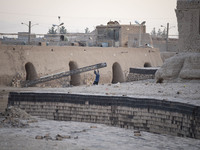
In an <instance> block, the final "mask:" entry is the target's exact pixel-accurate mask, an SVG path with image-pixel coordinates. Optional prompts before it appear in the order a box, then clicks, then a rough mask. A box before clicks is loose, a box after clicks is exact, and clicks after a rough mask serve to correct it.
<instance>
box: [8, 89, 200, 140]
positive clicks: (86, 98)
mask: <svg viewBox="0 0 200 150" xmlns="http://www.w3.org/2000/svg"><path fill="white" fill-rule="evenodd" d="M9 105H14V106H18V107H20V108H21V109H24V110H26V111H27V112H28V113H30V114H31V115H35V116H40V117H44V118H47V119H54V120H63V121H79V122H92V123H103V124H107V125H112V126H116V127H122V128H128V129H138V130H144V131H148V132H153V133H161V134H169V135H175V136H182V137H191V138H197V139H200V107H199V106H193V105H190V104H184V103H178V102H171V101H165V100H157V99H147V98H130V97H117V96H112V97H111V96H94V95H75V94H61V93H16V92H11V93H10V94H9Z"/></svg>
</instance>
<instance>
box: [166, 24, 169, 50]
mask: <svg viewBox="0 0 200 150" xmlns="http://www.w3.org/2000/svg"><path fill="white" fill-rule="evenodd" d="M168 36H169V23H167V35H166V51H168Z"/></svg>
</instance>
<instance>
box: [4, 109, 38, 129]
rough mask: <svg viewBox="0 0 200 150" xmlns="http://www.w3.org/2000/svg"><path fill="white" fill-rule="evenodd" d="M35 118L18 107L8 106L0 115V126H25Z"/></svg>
mask: <svg viewBox="0 0 200 150" xmlns="http://www.w3.org/2000/svg"><path fill="white" fill-rule="evenodd" d="M32 122H37V119H36V118H35V117H33V116H31V115H29V114H27V113H26V112H25V111H24V110H21V109H20V108H17V107H13V106H10V107H8V108H7V109H6V111H5V112H4V113H3V114H1V115H0V127H18V128H19V127H20V128H23V127H27V126H29V123H32Z"/></svg>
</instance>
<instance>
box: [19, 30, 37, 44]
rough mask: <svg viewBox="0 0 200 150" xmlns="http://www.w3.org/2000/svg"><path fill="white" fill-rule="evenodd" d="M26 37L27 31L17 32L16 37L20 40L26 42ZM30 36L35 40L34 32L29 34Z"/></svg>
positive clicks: (27, 35)
mask: <svg viewBox="0 0 200 150" xmlns="http://www.w3.org/2000/svg"><path fill="white" fill-rule="evenodd" d="M28 37H29V33H28V32H18V39H19V40H20V41H24V42H27V41H28ZM30 38H31V39H33V40H35V38H36V34H31V36H30Z"/></svg>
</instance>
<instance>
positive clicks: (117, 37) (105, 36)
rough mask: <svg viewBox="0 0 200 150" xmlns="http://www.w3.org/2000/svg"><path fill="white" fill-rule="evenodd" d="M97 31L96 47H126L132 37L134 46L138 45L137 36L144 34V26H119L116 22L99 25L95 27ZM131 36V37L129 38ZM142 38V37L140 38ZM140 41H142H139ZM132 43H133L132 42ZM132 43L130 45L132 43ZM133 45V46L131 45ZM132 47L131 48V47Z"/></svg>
mask: <svg viewBox="0 0 200 150" xmlns="http://www.w3.org/2000/svg"><path fill="white" fill-rule="evenodd" d="M96 30H97V39H96V40H97V45H98V46H109V47H112V46H113V47H118V46H120V47H128V46H129V42H130V40H131V39H130V38H131V37H133V35H135V36H134V38H133V40H135V42H137V43H138V44H136V45H135V46H138V45H139V34H141V35H143V34H146V26H145V25H141V26H140V25H132V24H130V25H120V24H119V23H118V22H117V21H110V22H108V23H107V25H100V26H97V27H96ZM130 35H132V36H130ZM141 37H142V36H141ZM141 41H142V40H141ZM131 42H132V41H131ZM133 42H134V41H133ZM133 42H132V43H133ZM132 45H134V44H132ZM132 47H133V46H132Z"/></svg>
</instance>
